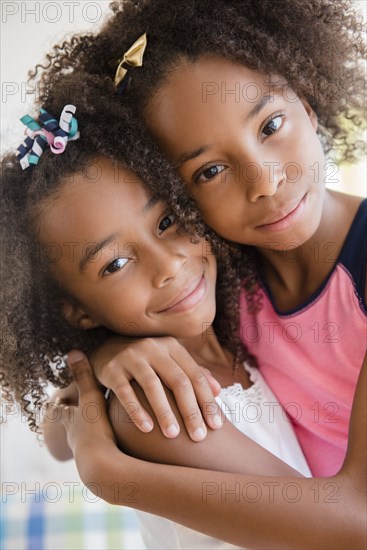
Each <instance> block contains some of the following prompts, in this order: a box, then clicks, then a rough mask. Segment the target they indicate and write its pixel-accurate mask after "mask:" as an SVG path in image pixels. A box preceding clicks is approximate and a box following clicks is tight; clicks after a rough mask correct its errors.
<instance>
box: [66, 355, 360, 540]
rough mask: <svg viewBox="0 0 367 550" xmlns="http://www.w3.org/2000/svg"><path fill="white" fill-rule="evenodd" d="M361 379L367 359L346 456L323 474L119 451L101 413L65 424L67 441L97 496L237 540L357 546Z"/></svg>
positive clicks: (84, 397)
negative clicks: (253, 471)
mask: <svg viewBox="0 0 367 550" xmlns="http://www.w3.org/2000/svg"><path fill="white" fill-rule="evenodd" d="M76 367H77V368H76V370H75V372H77V376H78V379H79V382H78V383H79V384H80V389H81V394H80V404H81V405H83V402H88V400H89V401H90V400H92V399H94V400H98V399H99V401H98V402H99V405H100V406H101V407H102V408H103V407H104V402H103V398H102V400H101V397H100V396H99V395H98V392H97V391H96V386H95V383H94V382H93V378H92V375H91V371H90V368H89V366H88V364H87V362H85V361H84V362H81V363H79V364H78V365H77V366H76ZM366 384H367V358H365V360H364V364H363V367H362V370H361V374H360V378H359V382H358V386H357V391H356V395H355V399H354V403H353V410H352V417H351V425H350V437H349V445H348V451H347V456H346V460H345V463H344V465H343V467H342V469H341V470H340V472H339V473H338V474H337V475H336V476H333V477H331V478H327V479H323V478H314V479H311V480H310V479H305V478H297V479H295V478H294V477H293V476H292V477H274V476H267V477H266V476H259V475H245V474H237V473H224V472H218V471H208V470H203V469H196V468H183V467H180V466H168V465H161V464H152V463H147V462H145V461H142V460H138V459H134V458H131V457H128V456H126V455H124V454H123V453H122V452H121V451H119V450H118V448H117V447H116V445H115V442H114V436H113V434H112V432H111V428H110V424H109V422H108V419H107V417H106V415H102V416H101V421H100V423H93V424H92V423H86V422H85V419H83V417H82V416H79V417H76V420H77V422H74V423H73V424H72V425H67V423H66V427H67V431H68V437H69V445H70V446H71V448H72V449H73V453H74V456H75V460H76V463H77V466H78V469H79V473H80V476H81V478H82V480H83V482H84V483H92V482H95V483H97V486H98V487H99V490H100V491H101V494H102V497H103V498H104V499H105V500H107V501H108V502H110V503H113V504H120V505H128V506H132V507H135V508H138V509H140V510H144V511H147V512H152V513H155V514H158V515H161V516H163V517H167V518H169V519H172V520H174V521H176V522H178V523H182V524H183V525H187V526H188V527H191V528H192V529H196V530H198V531H202V532H204V533H207V534H208V535H211V536H214V537H216V538H219V539H222V540H226V541H228V542H231V543H233V544H236V545H238V546H248V547H251V548H261V549H264V548H289V549H292V550H293V549H307V550H311V549H314V550H316V549H319V550H325V549H326V548H327V549H329V548H333V549H336V550H337V549H345V548H353V549H363V548H365V547H366V515H367V514H366V512H367V509H366V464H367V457H366ZM78 408H79V407H78ZM87 441H89V445H88V448H87V447H86V445H87ZM91 442H92V444H91ZM200 445H201V444H200ZM86 448H87V451H86ZM132 487H134V488H135V489H134V490H135V493H134V498H133V499H132V498H131V489H132Z"/></svg>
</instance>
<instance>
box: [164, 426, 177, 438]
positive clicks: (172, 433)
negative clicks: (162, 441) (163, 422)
mask: <svg viewBox="0 0 367 550" xmlns="http://www.w3.org/2000/svg"><path fill="white" fill-rule="evenodd" d="M179 431H180V430H179V429H178V427H177V426H176V424H171V425H170V426H168V428H167V429H166V434H167V435H168V437H176V435H178V434H179Z"/></svg>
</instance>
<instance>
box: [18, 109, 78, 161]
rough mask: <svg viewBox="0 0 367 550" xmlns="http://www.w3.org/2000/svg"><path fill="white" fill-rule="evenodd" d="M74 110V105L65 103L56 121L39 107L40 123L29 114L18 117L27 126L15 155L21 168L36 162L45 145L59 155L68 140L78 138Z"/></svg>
mask: <svg viewBox="0 0 367 550" xmlns="http://www.w3.org/2000/svg"><path fill="white" fill-rule="evenodd" d="M75 111H76V107H75V106H74V105H65V107H64V108H63V110H62V113H61V116H60V120H59V122H57V120H56V119H55V118H54V117H53V116H52V115H50V114H49V113H47V111H45V110H44V109H40V115H39V122H40V123H41V124H42V125H41V124H39V123H38V122H36V121H35V120H34V119H33V118H32V117H31V116H29V115H24V116H23V117H22V118H21V119H20V120H21V122H23V124H24V125H25V126H27V129H26V134H27V137H26V139H25V140H24V141H23V143H22V144H21V145H20V146H19V147H18V149H17V151H18V155H17V157H16V158H17V160H19V162H20V165H21V167H22V169H23V170H25V169H26V168H28V167H29V166H31V165H33V166H34V165H36V164H38V161H39V159H40V157H41V155H42V153H43V151H44V150H45V149H46V148H47V147H50V149H51V151H52V152H53V153H54V154H55V155H60V154H61V153H63V152H64V151H65V148H66V145H67V142H68V141H73V140H76V139H78V138H79V136H80V134H79V132H78V122H77V120H76V118H74V116H73V115H74V114H75Z"/></svg>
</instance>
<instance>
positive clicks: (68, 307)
mask: <svg viewBox="0 0 367 550" xmlns="http://www.w3.org/2000/svg"><path fill="white" fill-rule="evenodd" d="M61 307H62V310H63V313H64V315H65V319H66V320H67V321H68V323H70V325H72V326H74V327H78V328H82V329H83V330H89V329H91V328H96V327H98V326H99V323H97V322H96V321H94V319H92V317H90V316H89V315H88V314H87V313H86V312H85V311H84V310H83V308H82V307H81V306H79V305H78V304H76V303H73V302H72V301H70V300H66V299H63V300H62V302H61Z"/></svg>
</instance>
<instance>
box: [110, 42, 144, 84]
mask: <svg viewBox="0 0 367 550" xmlns="http://www.w3.org/2000/svg"><path fill="white" fill-rule="evenodd" d="M146 46H147V35H146V33H144V34H142V35H141V36H140V37H139V38H138V39H137V41H136V42H134V44H133V45H132V46H131V48H129V49H128V50H127V52H126V53H125V54H124V55H123V57H122V59H120V60H119V61H118V67H117V70H116V74H115V80H114V82H115V88H116V90H117V91H118V93H121V92H122V91H123V90H124V89H125V87H126V84H127V81H128V78H126V75H127V74H128V72H129V70H130V69H135V68H136V67H141V66H142V65H143V55H144V52H145V48H146Z"/></svg>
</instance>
